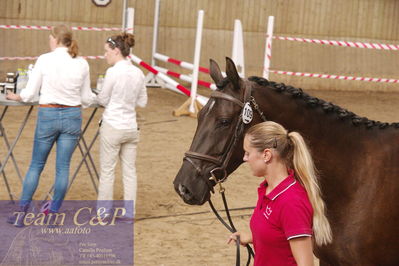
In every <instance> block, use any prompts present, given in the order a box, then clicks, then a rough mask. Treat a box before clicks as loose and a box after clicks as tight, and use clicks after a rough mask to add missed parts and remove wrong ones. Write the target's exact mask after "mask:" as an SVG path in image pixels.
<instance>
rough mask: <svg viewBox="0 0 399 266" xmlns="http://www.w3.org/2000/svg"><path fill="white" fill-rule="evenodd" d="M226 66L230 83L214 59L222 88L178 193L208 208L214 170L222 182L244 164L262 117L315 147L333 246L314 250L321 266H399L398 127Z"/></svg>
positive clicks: (203, 116)
mask: <svg viewBox="0 0 399 266" xmlns="http://www.w3.org/2000/svg"><path fill="white" fill-rule="evenodd" d="M226 62H227V66H226V73H227V77H226V78H223V77H222V75H221V72H220V69H219V67H218V65H217V64H216V63H215V62H214V61H212V60H211V68H210V70H211V77H212V79H213V80H214V81H215V83H216V84H217V86H218V90H217V92H216V94H213V95H212V96H211V98H210V100H209V101H208V103H207V104H206V105H205V106H204V108H203V109H202V110H201V111H200V113H199V115H198V127H197V131H196V133H195V136H194V139H193V142H192V144H191V147H190V151H189V152H188V153H186V156H185V157H184V161H183V165H182V167H181V169H180V170H179V172H178V174H177V176H176V178H175V180H174V186H175V190H176V192H177V193H178V194H179V195H180V196H181V197H182V199H183V200H184V201H185V202H186V203H188V204H193V205H194V204H198V205H202V204H204V203H205V202H206V201H207V200H208V199H209V198H210V191H211V190H213V188H212V187H213V186H214V185H215V182H214V181H210V180H209V177H210V176H211V174H210V172H211V171H212V170H213V171H214V172H215V176H216V177H217V178H218V179H222V178H225V174H224V170H225V171H226V176H227V175H228V174H230V173H232V172H233V171H234V170H235V169H236V168H237V167H238V166H239V165H240V164H241V163H242V162H243V161H242V158H243V153H244V152H243V148H242V142H243V137H244V134H245V131H246V130H247V129H248V128H249V127H250V126H251V125H254V124H256V123H259V122H261V121H262V119H261V112H263V114H264V116H265V118H266V119H267V120H272V121H275V122H278V123H280V124H282V125H283V126H284V127H285V128H287V129H288V130H290V131H298V132H300V133H301V134H302V135H303V136H304V137H305V139H307V141H308V144H309V146H310V147H311V150H312V154H313V158H314V160H315V163H316V167H317V169H318V170H319V173H320V185H321V190H322V193H323V197H324V200H325V202H326V205H327V217H328V219H329V221H330V223H331V227H332V231H333V243H332V244H330V245H327V246H323V247H316V248H315V254H316V256H317V257H318V258H319V259H320V264H321V265H399V203H398V202H399V123H393V124H388V123H381V122H376V121H371V120H369V119H367V118H363V117H359V116H356V115H355V114H353V113H352V112H349V111H347V110H345V109H342V108H340V107H338V106H336V105H334V104H331V103H328V102H325V101H323V100H320V99H317V98H315V97H311V96H309V95H308V94H306V93H304V92H303V91H302V90H301V89H296V88H293V87H290V86H286V85H284V84H277V83H274V82H269V81H267V80H265V79H263V78H259V77H250V78H249V79H241V78H240V77H239V76H238V74H237V70H236V67H235V65H234V63H233V62H232V61H231V60H230V59H228V58H227V61H226ZM250 96H252V97H253V98H251V97H250ZM251 99H252V100H253V101H252V102H251V106H252V109H253V110H254V112H253V120H252V121H251V122H250V123H249V124H243V123H241V122H240V121H241V119H242V118H241V113H242V109H243V108H242V106H243V105H242V103H244V102H248V101H250V100H251ZM255 105H259V108H258V109H256V108H255ZM215 168H216V170H214V169H215ZM248 193H251V192H248ZM254 193H255V192H254Z"/></svg>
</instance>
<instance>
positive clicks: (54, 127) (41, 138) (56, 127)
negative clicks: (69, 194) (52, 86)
mask: <svg viewBox="0 0 399 266" xmlns="http://www.w3.org/2000/svg"><path fill="white" fill-rule="evenodd" d="M81 125H82V112H81V109H80V108H77V107H71V108H48V107H40V108H39V111H38V116H37V124H36V131H35V139H34V144H33V151H32V161H31V163H30V166H29V170H28V172H27V173H26V176H25V179H24V183H23V189H22V195H21V199H20V203H19V204H20V206H25V205H27V204H29V203H30V202H31V201H32V197H33V194H34V193H35V191H36V188H37V185H38V183H39V177H40V174H41V172H42V171H43V168H44V165H45V164H46V161H47V157H48V155H49V153H50V151H51V148H52V147H53V144H54V143H57V155H56V170H55V183H54V196H53V200H52V203H51V207H50V210H51V211H53V212H58V210H59V208H60V207H61V204H62V201H63V200H64V197H65V194H66V191H67V189H68V177H69V166H70V162H71V157H72V153H73V151H74V150H75V147H76V145H77V143H78V140H79V136H80V128H81Z"/></svg>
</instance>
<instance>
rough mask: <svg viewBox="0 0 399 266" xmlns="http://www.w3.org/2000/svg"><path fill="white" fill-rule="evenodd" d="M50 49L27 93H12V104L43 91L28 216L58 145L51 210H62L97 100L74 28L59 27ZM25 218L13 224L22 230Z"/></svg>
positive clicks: (26, 194)
mask: <svg viewBox="0 0 399 266" xmlns="http://www.w3.org/2000/svg"><path fill="white" fill-rule="evenodd" d="M49 45H50V49H51V52H49V53H46V54H43V55H41V56H40V57H39V58H38V59H37V62H36V64H35V67H34V69H33V71H32V74H31V75H30V78H29V81H28V84H27V86H26V88H25V89H24V90H22V91H21V94H20V95H17V94H14V93H9V94H7V99H9V100H15V101H22V102H31V101H34V99H35V98H36V96H37V95H38V94H39V91H40V98H39V104H40V105H39V110H38V116H37V124H36V131H35V137H34V145H33V152H32V160H31V163H30V166H29V170H28V172H27V174H26V176H25V179H24V183H23V190H22V195H21V198H20V203H19V205H20V211H21V212H22V213H26V211H27V210H28V208H29V204H30V202H31V201H32V197H33V194H34V193H35V191H36V188H37V186H38V183H39V177H40V174H41V172H42V170H43V168H44V165H45V164H46V160H47V157H48V154H49V153H50V151H51V148H52V147H53V145H54V143H57V155H56V171H55V183H54V196H53V199H52V202H51V206H50V212H58V210H59V208H60V207H61V204H62V201H63V199H64V196H65V194H66V191H67V188H68V177H69V166H70V161H71V157H72V153H73V151H74V150H75V147H76V145H77V143H78V139H79V136H80V128H81V124H82V114H81V106H82V105H83V106H88V105H89V104H91V102H93V101H94V99H95V95H94V94H93V93H92V92H91V89H90V75H89V65H88V63H87V62H86V60H84V59H83V58H81V57H77V53H78V47H77V43H76V41H75V40H73V39H72V32H71V30H70V29H69V28H68V27H67V26H65V25H59V26H56V27H53V28H52V30H51V33H50V35H49ZM23 218H24V215H19V216H18V215H16V216H11V217H9V219H8V222H9V223H13V224H15V226H17V227H22V226H24V224H23Z"/></svg>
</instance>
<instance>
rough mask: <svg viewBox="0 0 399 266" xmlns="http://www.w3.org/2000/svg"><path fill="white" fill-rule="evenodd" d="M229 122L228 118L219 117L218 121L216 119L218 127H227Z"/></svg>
mask: <svg viewBox="0 0 399 266" xmlns="http://www.w3.org/2000/svg"><path fill="white" fill-rule="evenodd" d="M230 123H231V120H230V119H227V118H221V119H219V121H218V127H227V126H229V125H230Z"/></svg>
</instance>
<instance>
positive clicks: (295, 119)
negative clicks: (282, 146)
mask: <svg viewBox="0 0 399 266" xmlns="http://www.w3.org/2000/svg"><path fill="white" fill-rule="evenodd" d="M255 95H256V96H255ZM254 96H255V99H256V101H257V103H258V105H259V106H260V108H261V109H262V111H263V112H264V113H265V116H266V119H267V120H271V121H274V122H277V123H280V124H282V125H283V126H284V127H285V128H286V129H287V130H289V131H297V132H299V133H300V134H301V135H302V136H303V137H304V139H305V141H306V142H307V143H308V144H309V146H310V148H311V152H312V154H313V156H314V161H315V163H316V165H317V167H318V169H319V170H321V171H322V172H330V171H333V168H334V167H337V165H336V164H337V162H339V164H340V167H343V168H347V169H348V168H351V160H352V157H353V156H352V157H351V154H353V152H354V151H355V152H358V153H360V152H361V150H362V149H363V147H362V144H361V143H362V141H357V140H359V139H361V138H363V137H364V135H363V133H362V130H359V128H355V127H354V126H352V125H351V124H350V122H349V121H342V120H340V119H339V118H338V117H337V114H326V113H325V112H324V111H323V110H322V108H321V107H320V106H316V107H309V106H308V105H307V103H306V102H305V101H304V100H303V99H300V98H294V97H292V96H291V95H286V94H284V93H283V92H276V91H272V90H271V89H268V88H263V89H262V91H260V90H258V91H257V93H255V94H254ZM334 164H335V165H334ZM336 181H339V180H336Z"/></svg>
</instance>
